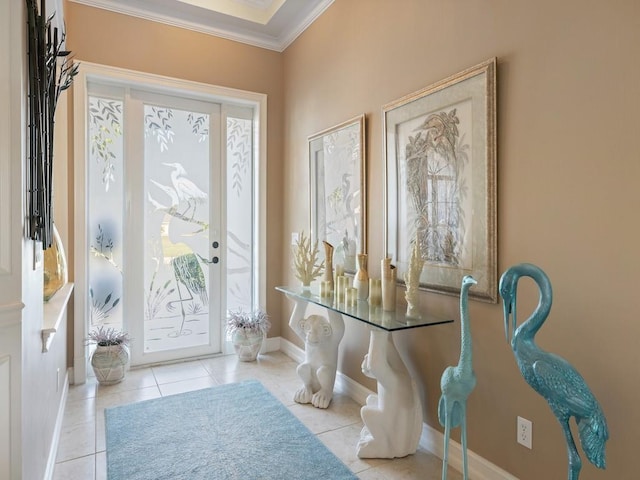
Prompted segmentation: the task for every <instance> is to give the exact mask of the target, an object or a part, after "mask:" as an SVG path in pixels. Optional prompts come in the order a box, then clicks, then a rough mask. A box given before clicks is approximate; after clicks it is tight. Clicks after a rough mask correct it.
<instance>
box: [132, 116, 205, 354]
mask: <svg viewBox="0 0 640 480" xmlns="http://www.w3.org/2000/svg"><path fill="white" fill-rule="evenodd" d="M209 122H210V118H209V115H208V114H203V113H196V112H190V111H185V110H179V109H175V108H173V109H170V108H164V107H160V106H156V105H148V104H147V105H144V132H145V138H144V171H145V178H144V189H145V199H146V206H145V218H144V226H143V228H144V246H145V248H144V251H145V259H144V263H145V264H144V295H145V328H144V337H145V338H144V350H145V352H155V351H162V350H171V349H176V348H187V347H195V346H200V345H206V344H208V343H209V338H210V337H209V329H210V322H209V263H208V261H207V259H208V255H209V242H210V239H209V222H210V220H209V153H210V145H209Z"/></svg>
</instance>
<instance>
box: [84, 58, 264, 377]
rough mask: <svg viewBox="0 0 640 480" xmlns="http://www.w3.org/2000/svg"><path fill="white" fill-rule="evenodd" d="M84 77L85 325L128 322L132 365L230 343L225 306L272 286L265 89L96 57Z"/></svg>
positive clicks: (248, 303)
mask: <svg viewBox="0 0 640 480" xmlns="http://www.w3.org/2000/svg"><path fill="white" fill-rule="evenodd" d="M79 78H80V81H79V82H78V85H77V87H78V90H77V91H74V98H75V100H76V101H77V105H78V106H80V105H83V106H84V107H86V116H85V119H86V123H81V122H78V125H76V138H77V139H80V140H78V142H77V143H78V151H79V152H80V151H84V152H85V154H86V156H84V157H83V156H82V155H77V162H76V165H75V168H76V179H77V180H76V184H75V193H76V198H77V199H78V200H77V222H76V229H75V230H76V245H77V246H76V249H75V251H76V272H75V280H76V288H75V292H76V294H75V295H76V300H77V301H76V303H77V309H76V317H77V319H78V322H77V324H76V325H75V327H76V330H77V337H78V338H82V339H83V343H84V337H85V336H86V333H84V332H88V331H90V330H94V329H97V328H115V329H117V330H119V329H124V330H125V331H127V332H128V333H130V336H131V363H132V365H142V364H152V363H159V362H166V361H174V360H179V359H183V358H189V357H198V356H205V355H211V354H216V353H231V352H232V351H233V348H232V347H231V346H230V344H229V342H228V339H227V338H226V336H225V322H224V321H223V320H224V319H225V318H226V315H227V312H228V311H229V310H238V309H243V310H244V311H250V310H252V309H254V308H257V306H258V305H259V304H260V300H259V299H260V298H262V297H261V296H262V295H263V290H264V276H263V275H264V269H258V268H256V266H257V265H259V264H260V262H262V258H263V255H264V243H263V242H264V239H263V236H262V233H261V232H263V231H264V229H263V228H258V225H260V224H261V223H260V222H262V220H261V218H263V217H261V215H263V214H264V206H263V205H264V202H260V203H258V198H262V197H261V196H264V188H263V187H262V186H263V185H264V172H263V171H261V170H260V169H258V168H257V165H258V162H259V161H260V159H261V158H265V157H264V155H263V156H261V155H260V154H259V153H260V152H262V151H263V149H264V141H262V140H261V139H263V138H264V128H265V127H264V126H265V122H264V121H263V122H258V119H259V118H262V117H261V115H263V110H262V109H261V105H262V104H263V103H262V102H263V100H262V99H261V96H259V97H260V98H259V99H260V102H257V100H255V99H254V96H255V95H253V94H249V93H248V92H245V93H242V92H240V93H242V95H241V96H235V95H232V94H235V92H230V91H229V90H228V89H222V88H220V87H213V86H207V85H203V84H194V83H192V82H187V81H182V80H176V79H168V78H164V77H162V78H156V77H149V76H148V75H145V74H139V73H136V72H123V71H121V70H117V71H113V70H112V69H109V68H106V67H98V66H95V65H94V66H86V65H84V66H81V68H80V73H79ZM79 108H81V107H79ZM76 117H77V118H82V115H77V116H76ZM81 127H82V128H85V130H84V132H81V131H80V128H81ZM82 133H84V135H83V134H82ZM81 145H82V146H81ZM83 200H84V201H83ZM261 275H262V276H261ZM79 350H80V349H79ZM83 352H84V353H85V354H86V353H88V352H87V351H86V348H85V350H83ZM85 358H86V357H85ZM78 359H79V360H78V361H77V362H76V361H74V367H76V368H77V370H78V372H79V375H80V377H79V378H81V377H82V376H83V375H84V373H83V372H84V371H85V370H84V369H85V367H86V365H85V363H84V362H82V360H81V359H82V355H80V354H79V355H78Z"/></svg>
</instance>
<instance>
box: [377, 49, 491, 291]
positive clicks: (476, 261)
mask: <svg viewBox="0 0 640 480" xmlns="http://www.w3.org/2000/svg"><path fill="white" fill-rule="evenodd" d="M495 76H496V60H495V58H494V59H490V60H488V61H486V62H484V63H482V64H480V65H477V66H475V67H472V68H469V69H467V70H464V71H462V72H460V73H457V74H455V75H453V76H451V77H449V78H446V79H444V80H442V81H440V82H438V83H436V84H434V85H430V86H428V87H426V88H424V89H422V90H420V91H418V92H415V93H412V94H410V95H407V96H405V97H403V98H401V99H399V100H397V101H395V102H392V103H390V104H388V105H385V106H384V107H383V121H384V139H385V147H384V148H385V157H386V190H385V203H386V216H385V225H386V235H385V250H386V252H387V255H389V256H391V257H392V259H393V261H394V262H395V263H396V267H397V268H398V280H399V281H402V279H403V278H404V273H405V272H406V270H407V265H408V259H409V255H410V254H411V251H412V250H413V248H414V246H415V242H418V245H417V247H418V248H419V251H420V254H421V256H422V259H423V260H424V262H425V263H424V267H423V269H422V272H421V274H420V288H422V289H425V290H430V291H435V292H440V293H445V294H451V295H457V294H459V292H460V284H461V281H462V278H463V277H464V276H465V275H472V276H473V277H474V279H475V280H476V281H477V282H478V284H477V285H476V286H474V288H472V289H471V290H470V292H469V294H470V296H471V297H473V298H476V299H479V300H484V301H487V302H492V303H495V302H496V301H497V262H496V255H497V228H496V94H495V90H496V79H495Z"/></svg>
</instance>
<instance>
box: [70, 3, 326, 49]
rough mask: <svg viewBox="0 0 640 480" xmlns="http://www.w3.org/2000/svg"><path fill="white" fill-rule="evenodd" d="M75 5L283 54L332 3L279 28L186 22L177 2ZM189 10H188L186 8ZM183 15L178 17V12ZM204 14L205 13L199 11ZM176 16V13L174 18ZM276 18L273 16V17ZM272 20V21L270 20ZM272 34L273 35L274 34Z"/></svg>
mask: <svg viewBox="0 0 640 480" xmlns="http://www.w3.org/2000/svg"><path fill="white" fill-rule="evenodd" d="M69 1H71V2H74V3H79V4H82V5H87V6H90V7H95V8H100V9H103V10H108V11H111V12H115V13H120V14H124V15H129V16H133V17H137V18H142V19H144V20H149V21H153V22H158V23H163V24H166V25H171V26H174V27H179V28H185V29H188V30H192V31H195V32H199V33H204V34H207V35H212V36H215V37H220V38H225V39H227V40H233V41H235V42H240V43H244V44H247V45H252V46H255V47H260V48H265V49H268V50H275V51H277V52H283V51H284V50H285V49H286V48H287V47H288V46H289V45H291V43H293V42H294V40H295V39H296V38H298V36H299V35H300V34H302V32H304V31H305V30H306V29H307V28H308V27H309V26H310V25H311V24H312V23H313V22H314V21H315V20H316V19H317V18H318V17H319V16H320V15H322V13H323V12H324V11H325V10H326V9H327V8H328V7H329V6H330V5H331V4H332V3H333V1H334V0H318V1H317V2H316V4H315V7H314V8H313V9H312V10H310V11H309V12H308V13H303V14H302V15H301V17H300V18H294V17H295V15H294V16H292V18H286V19H284V22H283V24H282V26H281V27H277V28H275V29H274V28H273V26H272V25H270V24H267V25H259V24H256V23H253V22H249V21H246V20H242V19H238V18H234V17H230V16H227V15H222V14H218V13H215V12H209V11H206V13H207V15H199V16H198V19H197V20H193V19H191V18H189V16H193V11H191V14H190V15H187V14H186V12H187V9H186V8H184V7H183V8H178V9H177V10H176V8H175V6H176V5H180V2H175V5H174V8H173V10H170V9H169V8H168V7H167V5H168V4H167V2H166V1H165V2H162V3H160V2H158V3H155V4H154V5H153V9H152V8H147V6H148V5H147V4H146V3H145V2H144V0H138V1H131V0H128V1H124V0H69ZM187 8H188V6H187ZM183 11H184V12H185V15H181V12H183ZM200 11H201V12H205V10H200ZM176 12H178V13H177V14H176ZM274 17H275V16H274ZM272 20H273V19H272ZM274 30H275V31H274Z"/></svg>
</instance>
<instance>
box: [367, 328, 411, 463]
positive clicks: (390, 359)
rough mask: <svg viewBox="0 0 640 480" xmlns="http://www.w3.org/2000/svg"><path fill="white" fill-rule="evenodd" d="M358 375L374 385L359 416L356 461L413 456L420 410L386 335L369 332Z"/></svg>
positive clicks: (400, 360)
mask: <svg viewBox="0 0 640 480" xmlns="http://www.w3.org/2000/svg"><path fill="white" fill-rule="evenodd" d="M362 373H364V374H365V375H367V376H368V377H371V378H375V379H376V380H377V381H378V394H377V395H375V394H373V395H369V397H368V398H367V404H366V405H365V406H364V407H362V409H361V410H360V414H361V415H362V421H363V422H364V428H363V429H362V432H361V433H360V441H359V442H358V447H357V454H358V457H360V458H396V457H404V456H406V455H409V454H412V453H415V451H416V450H417V448H418V442H419V441H420V434H421V432H422V406H421V403H420V397H419V396H418V392H417V390H416V387H415V384H414V382H413V380H411V376H410V375H409V372H408V370H407V368H406V366H405V365H404V362H403V361H402V359H401V358H400V355H399V354H398V350H397V349H396V347H395V345H394V344H393V338H392V336H391V333H390V332H387V331H384V330H379V329H372V330H371V338H370V342H369V353H367V355H365V357H364V361H363V362H362Z"/></svg>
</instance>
